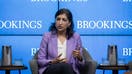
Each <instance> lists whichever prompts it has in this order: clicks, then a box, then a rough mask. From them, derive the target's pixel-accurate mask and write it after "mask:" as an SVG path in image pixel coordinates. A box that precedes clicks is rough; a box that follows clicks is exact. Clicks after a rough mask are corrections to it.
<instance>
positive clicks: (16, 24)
mask: <svg viewBox="0 0 132 74" xmlns="http://www.w3.org/2000/svg"><path fill="white" fill-rule="evenodd" d="M11 28H12V29H14V28H16V29H23V28H27V29H40V28H42V21H41V20H5V21H3V20H0V29H11Z"/></svg>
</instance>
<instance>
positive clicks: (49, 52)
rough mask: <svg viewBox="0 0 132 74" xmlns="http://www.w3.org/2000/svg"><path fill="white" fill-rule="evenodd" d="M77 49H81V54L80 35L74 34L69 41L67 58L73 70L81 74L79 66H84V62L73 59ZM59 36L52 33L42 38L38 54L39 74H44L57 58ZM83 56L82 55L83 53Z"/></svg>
mask: <svg viewBox="0 0 132 74" xmlns="http://www.w3.org/2000/svg"><path fill="white" fill-rule="evenodd" d="M77 47H80V52H81V51H82V43H81V38H80V35H79V34H77V33H74V34H73V36H72V37H71V38H70V39H69V40H67V51H66V55H67V56H66V58H67V60H68V63H69V64H71V65H72V67H73V70H74V71H75V72H76V74H80V73H79V71H78V68H79V66H81V65H84V60H83V61H82V62H80V61H79V60H77V59H76V58H73V55H72V51H73V50H75V49H76V48H77ZM57 54H58V52H57V35H56V34H52V33H51V32H48V33H45V34H44V36H43V37H42V41H41V44H40V49H39V52H38V60H37V61H38V65H39V74H42V73H43V72H44V70H45V69H46V68H47V65H49V61H51V60H53V59H54V58H56V57H57ZM81 54H82V53H81Z"/></svg>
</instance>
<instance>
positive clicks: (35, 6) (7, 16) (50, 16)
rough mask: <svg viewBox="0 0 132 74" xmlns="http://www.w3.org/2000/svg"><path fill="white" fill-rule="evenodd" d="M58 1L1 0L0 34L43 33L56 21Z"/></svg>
mask: <svg viewBox="0 0 132 74" xmlns="http://www.w3.org/2000/svg"><path fill="white" fill-rule="evenodd" d="M57 7H58V2H57V1H56V2H50V1H48V2H40V1H36V0H0V11H1V12H0V35H12V34H14V35H16V34H19V35H22V34H24V35H25V34H26V35H27V34H43V32H46V31H48V28H49V26H50V25H51V23H52V22H54V14H55V12H56V11H57V10H58V8H57Z"/></svg>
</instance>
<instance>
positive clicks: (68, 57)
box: [37, 8, 84, 74]
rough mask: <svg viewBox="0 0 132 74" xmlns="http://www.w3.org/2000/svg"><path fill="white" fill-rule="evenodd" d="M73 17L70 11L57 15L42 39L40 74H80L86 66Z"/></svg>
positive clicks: (61, 11)
mask: <svg viewBox="0 0 132 74" xmlns="http://www.w3.org/2000/svg"><path fill="white" fill-rule="evenodd" d="M73 27H74V24H73V17H72V13H71V12H70V11H69V10H68V9H65V8H63V9H60V10H58V11H57V12H56V14H55V22H54V23H53V24H52V25H51V27H50V32H47V33H45V34H44V36H43V37H42V41H41V44H40V49H39V52H38V60H37V62H38V65H39V74H80V72H79V68H80V67H82V66H83V65H84V59H83V56H82V43H81V38H80V35H79V34H77V33H76V32H74V30H73Z"/></svg>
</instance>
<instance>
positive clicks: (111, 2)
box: [60, 0, 132, 35]
mask: <svg viewBox="0 0 132 74" xmlns="http://www.w3.org/2000/svg"><path fill="white" fill-rule="evenodd" d="M128 1H129V0H128ZM131 3H132V2H127V1H125V0H64V1H63V2H60V8H68V9H70V10H71V11H72V13H73V15H74V16H73V17H74V24H75V30H76V31H77V32H79V33H80V34H84V35H85V34H88V35H98V34H99V35H102V34H103V35H132V14H131V12H132V5H131Z"/></svg>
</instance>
